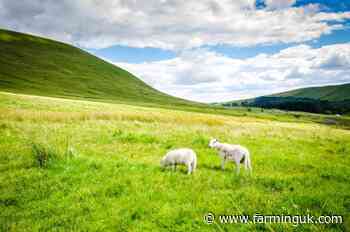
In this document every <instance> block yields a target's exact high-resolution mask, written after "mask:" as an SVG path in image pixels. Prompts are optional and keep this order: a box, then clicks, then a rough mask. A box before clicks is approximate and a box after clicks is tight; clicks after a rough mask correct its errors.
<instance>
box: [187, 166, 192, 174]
mask: <svg viewBox="0 0 350 232" xmlns="http://www.w3.org/2000/svg"><path fill="white" fill-rule="evenodd" d="M191 173H192V164H191V163H188V164H187V174H188V175H190V174H191Z"/></svg>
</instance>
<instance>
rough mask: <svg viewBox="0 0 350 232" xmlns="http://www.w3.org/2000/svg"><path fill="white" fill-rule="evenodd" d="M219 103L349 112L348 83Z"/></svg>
mask: <svg viewBox="0 0 350 232" xmlns="http://www.w3.org/2000/svg"><path fill="white" fill-rule="evenodd" d="M221 105H223V106H226V107H234V106H249V107H261V108H276V109H282V110H295V111H305V112H312V113H349V112H350V83H349V84H343V85H329V86H322V87H310V88H302V89H296V90H291V91H287V92H283V93H277V94H272V95H267V96H262V97H257V98H251V99H246V100H238V101H230V102H224V103H221Z"/></svg>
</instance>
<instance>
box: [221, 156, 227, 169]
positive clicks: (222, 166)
mask: <svg viewBox="0 0 350 232" xmlns="http://www.w3.org/2000/svg"><path fill="white" fill-rule="evenodd" d="M225 162H226V159H225V158H223V159H222V160H221V169H222V170H225Z"/></svg>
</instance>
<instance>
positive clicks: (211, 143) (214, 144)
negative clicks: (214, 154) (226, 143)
mask: <svg viewBox="0 0 350 232" xmlns="http://www.w3.org/2000/svg"><path fill="white" fill-rule="evenodd" d="M218 142H219V141H218V140H217V139H211V140H210V141H209V147H210V148H213V147H216V144H217V143H218Z"/></svg>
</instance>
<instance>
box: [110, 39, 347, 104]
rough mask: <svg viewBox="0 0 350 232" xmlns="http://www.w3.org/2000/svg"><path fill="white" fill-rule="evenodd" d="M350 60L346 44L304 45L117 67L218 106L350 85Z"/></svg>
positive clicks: (184, 55) (201, 53)
mask: <svg viewBox="0 0 350 232" xmlns="http://www.w3.org/2000/svg"><path fill="white" fill-rule="evenodd" d="M334 57H338V58H334ZM349 60H350V43H346V44H335V45H330V46H324V47H322V48H317V49H316V48H312V47H310V46H307V45H299V46H295V47H291V48H287V49H284V50H282V51H280V52H278V53H276V54H273V55H266V54H260V55H258V56H255V57H252V58H249V59H232V58H229V57H226V56H223V55H221V54H218V53H215V52H211V51H208V50H203V49H197V50H193V51H187V52H184V53H181V54H180V55H179V56H178V57H177V58H174V59H170V60H166V61H158V62H146V63H141V64H129V63H116V64H117V65H118V66H121V67H123V68H125V69H127V70H129V71H131V72H132V73H134V74H135V75H136V76H138V77H140V78H141V79H143V80H144V81H145V82H146V83H148V84H150V85H152V86H154V87H155V88H157V89H159V90H162V91H164V92H166V93H169V94H172V95H175V96H178V97H183V98H187V99H192V100H196V101H202V102H215V101H225V100H233V99H241V98H249V97H255V96H260V95H265V94H271V93H274V92H279V91H285V90H289V89H292V88H299V87H305V86H313V85H323V84H335V83H344V82H350V63H349ZM326 64H327V65H326ZM334 65H335V66H337V67H338V66H339V65H341V67H342V68H334V67H333V66H334Z"/></svg>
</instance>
